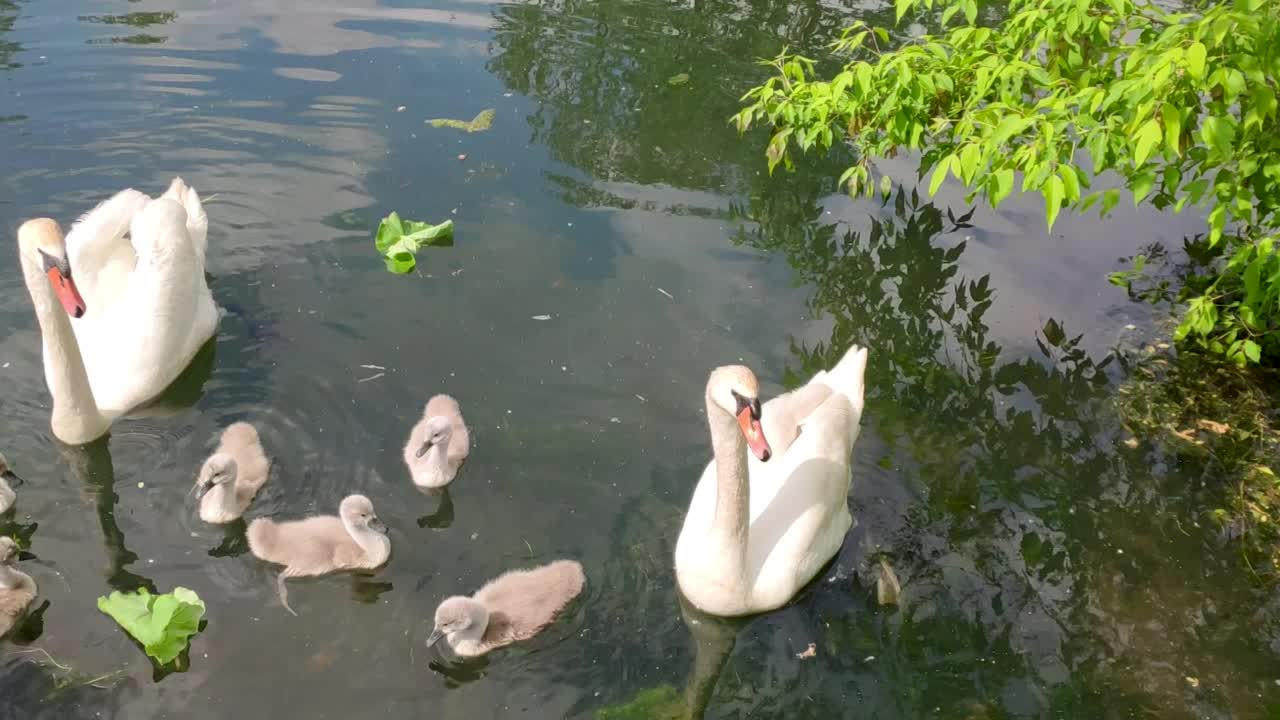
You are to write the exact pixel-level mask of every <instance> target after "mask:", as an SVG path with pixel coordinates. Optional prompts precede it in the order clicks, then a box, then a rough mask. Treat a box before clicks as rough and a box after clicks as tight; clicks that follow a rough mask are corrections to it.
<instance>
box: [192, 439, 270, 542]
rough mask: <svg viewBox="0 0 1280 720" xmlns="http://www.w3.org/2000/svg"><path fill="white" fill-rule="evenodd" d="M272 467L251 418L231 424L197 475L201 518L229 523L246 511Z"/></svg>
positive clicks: (208, 521)
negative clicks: (247, 420) (251, 423)
mask: <svg viewBox="0 0 1280 720" xmlns="http://www.w3.org/2000/svg"><path fill="white" fill-rule="evenodd" d="M270 469H271V463H270V462H269V461H268V460H267V455H266V453H264V452H263V451H262V441H261V440H259V439H258V431H257V430H256V429H254V427H253V426H252V425H250V424H249V423H247V422H236V423H231V424H230V425H228V426H227V429H226V430H223V431H222V441H221V442H220V443H219V444H218V449H217V450H216V451H215V452H214V453H213V454H212V455H210V456H209V459H208V460H205V461H204V465H202V466H201V467H200V474H199V475H198V476H197V477H196V497H197V498H199V499H200V519H201V520H203V521H205V522H207V523H229V522H232V521H233V520H235V519H236V518H238V517H240V516H241V515H243V514H244V511H245V510H246V509H247V508H248V507H249V503H250V502H252V501H253V498H254V496H255V495H257V494H258V491H259V490H261V489H262V486H263V484H264V483H266V482H267V473H268V472H269V471H270Z"/></svg>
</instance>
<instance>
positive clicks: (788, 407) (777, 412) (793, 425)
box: [760, 382, 832, 455]
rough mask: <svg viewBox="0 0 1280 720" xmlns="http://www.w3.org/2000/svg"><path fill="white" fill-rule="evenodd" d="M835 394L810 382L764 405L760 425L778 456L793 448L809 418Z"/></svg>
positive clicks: (821, 385) (818, 384)
mask: <svg viewBox="0 0 1280 720" xmlns="http://www.w3.org/2000/svg"><path fill="white" fill-rule="evenodd" d="M831 392H832V391H831V388H830V387H827V386H826V385H825V384H823V383H817V382H810V383H809V384H808V385H805V386H803V387H799V388H796V389H795V390H793V391H791V392H789V393H787V394H785V395H779V396H778V397H776V398H774V399H772V400H770V401H769V402H767V403H765V404H764V407H763V408H761V410H760V424H761V426H763V428H764V436H765V438H766V439H767V440H768V441H769V447H770V448H771V449H772V450H773V452H774V454H775V455H776V454H781V453H784V452H786V451H787V448H789V447H791V443H793V442H795V439H796V436H798V435H799V434H800V428H801V426H803V425H804V422H805V419H806V418H808V417H809V416H810V415H812V414H813V412H814V411H815V410H817V409H818V407H819V406H820V405H822V403H823V402H825V401H826V399H827V398H829V397H831Z"/></svg>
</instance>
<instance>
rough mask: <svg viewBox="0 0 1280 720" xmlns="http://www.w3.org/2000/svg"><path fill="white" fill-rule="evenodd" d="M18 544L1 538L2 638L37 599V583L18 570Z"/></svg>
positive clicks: (0, 625)
mask: <svg viewBox="0 0 1280 720" xmlns="http://www.w3.org/2000/svg"><path fill="white" fill-rule="evenodd" d="M17 561H18V543H16V542H14V541H13V538H9V537H0V638H3V637H5V636H6V635H8V634H9V631H11V630H13V628H14V627H15V626H16V625H17V624H18V619H19V618H21V617H22V614H23V613H24V612H26V610H27V607H28V606H29V605H31V601H32V600H35V599H36V582H35V581H34V580H32V579H31V576H30V575H28V574H26V573H24V572H22V571H21V570H18V569H17V568H15V567H14V564H15V563H17Z"/></svg>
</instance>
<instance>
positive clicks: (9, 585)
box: [0, 563, 36, 593]
mask: <svg viewBox="0 0 1280 720" xmlns="http://www.w3.org/2000/svg"><path fill="white" fill-rule="evenodd" d="M0 589H3V590H28V591H30V592H32V593H34V592H35V591H36V581H35V580H32V579H31V576H30V575H28V574H26V573H24V572H22V571H21V570H18V569H16V568H12V567H10V566H8V565H6V564H4V563H0Z"/></svg>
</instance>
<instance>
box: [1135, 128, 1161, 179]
mask: <svg viewBox="0 0 1280 720" xmlns="http://www.w3.org/2000/svg"><path fill="white" fill-rule="evenodd" d="M1158 142H1160V123H1158V122H1156V119H1155V118H1151V119H1150V120H1148V121H1146V122H1145V123H1143V125H1142V127H1141V128H1139V129H1138V136H1137V140H1136V141H1135V143H1134V151H1133V164H1134V166H1135V167H1142V164H1143V163H1145V162H1146V161H1147V157H1148V156H1149V155H1150V154H1151V148H1154V147H1155V146H1156V143H1158Z"/></svg>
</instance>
